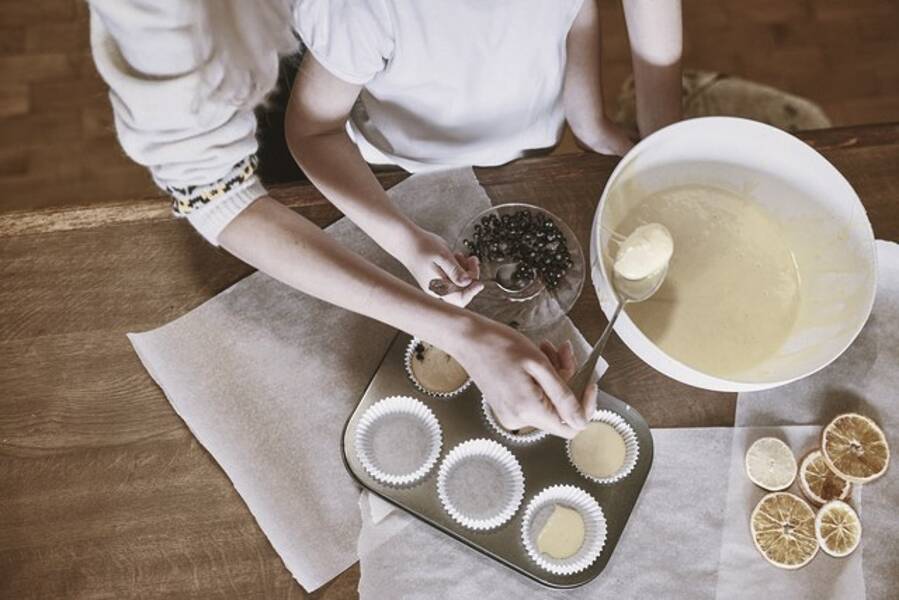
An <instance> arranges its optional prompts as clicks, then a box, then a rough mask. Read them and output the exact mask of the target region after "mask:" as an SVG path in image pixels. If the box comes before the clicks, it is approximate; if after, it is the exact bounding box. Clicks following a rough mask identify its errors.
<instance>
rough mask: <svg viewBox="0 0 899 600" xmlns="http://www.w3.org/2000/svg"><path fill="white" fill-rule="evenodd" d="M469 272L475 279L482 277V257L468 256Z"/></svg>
mask: <svg viewBox="0 0 899 600" xmlns="http://www.w3.org/2000/svg"><path fill="white" fill-rule="evenodd" d="M468 273H469V274H470V275H471V276H472V277H474V278H475V279H480V278H481V259H480V258H478V257H477V256H474V255H471V256H469V257H468Z"/></svg>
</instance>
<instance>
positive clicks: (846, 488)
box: [799, 450, 852, 506]
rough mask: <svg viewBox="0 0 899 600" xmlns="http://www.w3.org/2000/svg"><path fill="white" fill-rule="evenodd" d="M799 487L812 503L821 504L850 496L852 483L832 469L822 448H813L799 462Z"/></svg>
mask: <svg viewBox="0 0 899 600" xmlns="http://www.w3.org/2000/svg"><path fill="white" fill-rule="evenodd" d="M799 489H801V490H802V494H803V495H804V496H805V497H806V498H808V499H809V501H810V502H811V503H812V504H815V505H817V506H821V505H822V504H825V503H826V502H829V501H831V500H845V499H846V498H848V497H849V492H851V491H852V484H851V483H849V482H848V481H846V480H845V479H843V478H842V477H840V476H839V475H837V474H836V473H834V472H833V471H831V470H830V467H828V466H827V463H826V462H824V457H823V456H822V455H821V451H820V450H812V451H811V452H809V453H808V454H806V455H805V458H803V459H802V462H801V463H799Z"/></svg>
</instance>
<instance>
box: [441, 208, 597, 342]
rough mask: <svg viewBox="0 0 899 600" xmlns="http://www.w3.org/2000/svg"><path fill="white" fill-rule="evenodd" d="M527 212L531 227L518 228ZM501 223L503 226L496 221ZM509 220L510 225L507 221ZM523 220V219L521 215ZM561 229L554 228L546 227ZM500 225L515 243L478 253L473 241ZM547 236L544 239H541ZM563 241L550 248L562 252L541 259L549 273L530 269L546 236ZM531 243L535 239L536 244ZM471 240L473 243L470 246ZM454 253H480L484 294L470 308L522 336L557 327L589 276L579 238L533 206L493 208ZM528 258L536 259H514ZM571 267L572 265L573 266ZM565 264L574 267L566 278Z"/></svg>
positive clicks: (465, 231) (464, 234)
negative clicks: (477, 236)
mask: <svg viewBox="0 0 899 600" xmlns="http://www.w3.org/2000/svg"><path fill="white" fill-rule="evenodd" d="M523 211H526V212H527V213H529V214H530V218H529V219H528V221H527V222H526V223H521V222H520V221H519V223H518V224H515V220H516V219H515V216H516V215H520V213H522V212H523ZM494 217H495V219H497V220H498V221H499V223H497V222H496V221H493V220H492V218H494ZM504 217H505V223H504V221H503V219H504ZM518 219H523V217H521V216H518ZM547 221H548V222H550V223H552V224H554V225H555V227H551V226H549V225H545V224H544V223H545V222H547ZM490 222H492V223H494V224H496V225H499V224H502V225H499V226H500V227H501V228H502V229H503V231H509V232H510V234H511V235H509V237H508V238H507V239H511V241H510V242H506V243H504V244H502V246H503V247H502V248H500V247H498V246H499V245H493V246H492V248H491V249H488V248H485V247H484V246H485V245H484V244H482V245H481V247H480V248H479V249H477V250H478V251H475V250H476V249H474V248H472V246H471V242H474V241H475V236H476V234H477V233H478V232H483V231H484V230H485V228H487V227H488V226H489V225H488V223H490ZM541 232H542V235H541ZM559 234H561V237H562V239H561V240H552V241H551V242H549V243H548V245H549V248H550V249H552V250H553V251H555V252H556V253H555V254H553V255H552V256H546V254H547V253H546V252H545V251H544V252H543V253H542V254H541V257H544V260H546V259H549V260H550V261H551V262H550V264H548V265H547V266H546V267H544V268H545V269H546V271H545V273H541V272H540V271H539V270H538V269H539V268H540V267H539V265H537V269H531V268H530V264H531V262H532V261H533V260H535V259H534V258H533V256H534V255H533V254H531V253H530V252H529V251H530V250H532V249H533V247H534V244H535V243H536V242H540V241H543V240H544V239H545V237H550V239H552V237H551V236H559ZM531 240H534V241H533V242H532V241H531ZM466 241H468V242H469V244H466ZM563 241H564V246H565V247H567V250H568V256H567V257H566V256H565V252H564V250H562V248H561V246H559V245H555V244H559V242H563ZM454 251H455V252H457V253H462V254H465V255H466V256H468V255H471V254H479V255H480V258H481V277H480V280H481V282H482V283H483V284H484V289H483V290H482V291H481V293H479V294H478V295H477V296H475V298H474V300H472V301H471V303H470V304H469V305H468V307H469V308H470V309H471V310H473V311H475V312H477V313H479V314H482V315H484V316H486V317H489V318H491V319H494V320H496V321H499V322H501V323H505V324H506V325H510V326H512V327H515V328H516V329H519V330H522V331H529V330H535V329H541V328H543V327H546V326H548V325H551V324H552V323H555V322H556V321H558V320H559V319H561V318H562V317H564V316H565V315H566V314H568V311H569V310H571V307H572V306H573V305H574V303H575V301H576V300H577V299H578V296H579V295H580V293H581V289H582V288H583V286H584V279H585V276H586V268H585V261H584V253H583V251H582V249H581V245H580V243H578V241H577V238H576V237H575V235H574V233H573V232H572V231H571V229H570V228H569V227H568V225H566V224H565V222H564V221H562V219H560V218H558V217H557V216H555V215H554V214H552V213H551V212H549V211H547V210H544V209H542V208H540V207H537V206H532V205H530V204H520V203H511V204H501V205H499V206H494V207H492V208H489V209H487V210H485V211H483V212H481V213H480V214H478V215H476V216H475V217H474V218H472V219H471V220H470V221H469V222H468V223H466V225H465V227H464V228H463V229H462V232H461V233H460V234H459V237H458V238H457V239H456V242H455V245H454ZM522 252H524V253H527V254H528V256H530V257H531V258H529V259H525V260H518V259H517V258H513V257H512V256H511V255H512V254H514V255H515V256H521V255H522ZM569 263H570V264H569ZM561 264H569V266H568V267H567V269H566V270H564V273H560V272H559V271H558V268H559V266H560V265H561Z"/></svg>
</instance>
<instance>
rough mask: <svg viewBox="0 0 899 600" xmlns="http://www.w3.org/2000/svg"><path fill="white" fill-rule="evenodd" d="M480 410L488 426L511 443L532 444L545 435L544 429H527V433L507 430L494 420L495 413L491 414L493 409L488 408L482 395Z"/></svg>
mask: <svg viewBox="0 0 899 600" xmlns="http://www.w3.org/2000/svg"><path fill="white" fill-rule="evenodd" d="M481 412H482V413H483V414H484V419H486V421H487V424H488V425H490V428H491V429H493V431H495V432H496V433H497V434H498V435H499V436H500V437H502V438H503V439H504V440H506V441H508V442H511V443H513V444H520V445H524V444H533V443H534V442H536V441H539V440H542V439H543V438H545V437H546V435H547V434H546V432H545V431H541V430H540V429H535V430H534V431H529V432H527V433H515V432H514V431H509V430H508V429H506V428H504V427H503V426H502V425H500V424H499V421H497V420H496V415H494V414H493V409H491V408H490V405H489V404H487V400H485V399H484V398H483V397H482V398H481Z"/></svg>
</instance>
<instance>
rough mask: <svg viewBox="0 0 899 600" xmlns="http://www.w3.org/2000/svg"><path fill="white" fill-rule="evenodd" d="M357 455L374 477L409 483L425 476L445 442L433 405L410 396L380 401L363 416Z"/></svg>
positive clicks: (403, 483) (402, 483) (357, 426)
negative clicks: (431, 406) (429, 405)
mask: <svg viewBox="0 0 899 600" xmlns="http://www.w3.org/2000/svg"><path fill="white" fill-rule="evenodd" d="M355 444H356V455H357V457H358V458H359V462H360V463H362V467H363V468H364V469H365V471H366V472H367V473H368V474H369V475H371V477H372V478H373V479H375V480H376V481H379V482H381V483H384V484H387V485H391V486H406V485H411V484H413V483H416V482H418V481H420V480H421V479H423V478H424V477H425V476H426V475H427V474H428V473H430V472H431V470H432V469H433V468H434V465H435V464H436V463H437V459H438V458H439V457H440V450H441V448H442V444H443V435H442V432H441V429H440V423H439V422H438V421H437V417H435V416H434V413H433V412H432V411H431V409H430V408H428V407H427V406H425V405H424V404H423V403H422V402H420V401H419V400H416V399H415V398H410V397H408V396H390V397H388V398H384V399H383V400H379V401H378V402H376V403H375V404H373V405H372V406H370V407H369V408H368V410H366V411H365V412H364V413H363V414H362V416H361V417H360V418H359V422H358V423H357V425H356V434H355Z"/></svg>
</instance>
